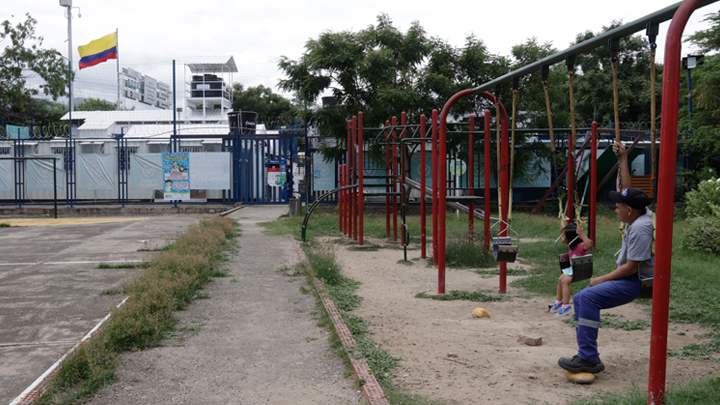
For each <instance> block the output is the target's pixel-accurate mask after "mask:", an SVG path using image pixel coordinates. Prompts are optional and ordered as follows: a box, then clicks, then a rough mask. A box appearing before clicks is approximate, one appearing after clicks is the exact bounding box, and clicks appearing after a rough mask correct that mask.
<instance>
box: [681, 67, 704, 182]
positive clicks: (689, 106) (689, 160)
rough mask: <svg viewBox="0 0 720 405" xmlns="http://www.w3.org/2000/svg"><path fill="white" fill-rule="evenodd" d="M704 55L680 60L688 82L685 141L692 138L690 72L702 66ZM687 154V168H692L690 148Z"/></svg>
mask: <svg viewBox="0 0 720 405" xmlns="http://www.w3.org/2000/svg"><path fill="white" fill-rule="evenodd" d="M704 57H705V55H688V56H687V57H685V58H682V68H683V69H685V70H687V82H688V134H687V137H686V139H687V140H689V139H690V137H691V136H692V78H691V74H690V72H691V71H692V70H693V69H695V68H696V67H698V65H702V64H703V61H702V58H704ZM689 150H690V152H689V153H688V162H687V163H688V168H692V148H690V149H689Z"/></svg>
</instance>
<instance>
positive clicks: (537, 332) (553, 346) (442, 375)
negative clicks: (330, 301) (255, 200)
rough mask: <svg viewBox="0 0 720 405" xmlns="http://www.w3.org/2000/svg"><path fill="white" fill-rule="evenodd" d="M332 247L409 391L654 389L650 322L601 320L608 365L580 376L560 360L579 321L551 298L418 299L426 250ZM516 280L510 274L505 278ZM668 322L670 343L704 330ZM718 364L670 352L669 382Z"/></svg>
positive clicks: (425, 278) (463, 286) (520, 399)
mask: <svg viewBox="0 0 720 405" xmlns="http://www.w3.org/2000/svg"><path fill="white" fill-rule="evenodd" d="M372 242H374V243H376V244H379V245H382V243H383V242H382V241H372ZM334 246H335V247H333V248H334V249H336V251H337V256H338V259H339V260H340V262H341V264H342V267H343V271H344V274H345V275H346V276H348V277H350V278H352V279H355V280H357V281H360V282H361V283H362V285H361V286H360V287H359V289H358V294H359V295H360V296H362V297H363V298H364V300H363V303H362V305H361V307H360V308H358V309H356V310H355V311H354V313H355V314H357V315H359V316H362V317H363V318H365V319H367V320H369V321H371V322H372V323H373V326H372V327H371V328H370V330H371V333H372V336H371V337H372V338H373V339H374V340H375V341H377V342H379V343H380V344H381V346H382V347H383V348H384V349H385V350H386V351H388V352H389V353H390V354H391V355H393V356H395V357H400V358H401V359H402V360H401V364H402V367H401V368H399V369H398V370H397V372H396V374H397V378H396V379H395V383H396V385H398V386H401V387H404V388H406V389H407V390H409V391H411V392H415V393H419V394H423V395H426V396H428V397H431V398H434V399H440V400H445V401H447V402H448V403H453V401H457V403H459V404H484V403H492V404H560V403H565V402H567V401H569V400H572V399H574V398H577V397H581V396H587V395H591V394H592V393H594V392H596V391H598V390H603V391H611V392H628V391H629V390H630V389H631V385H632V384H636V385H637V386H638V387H639V389H640V390H643V391H646V390H647V381H648V354H649V351H650V349H649V347H650V331H649V329H648V330H643V331H637V330H636V331H625V330H616V329H601V331H600V335H599V347H600V355H601V358H602V360H603V362H604V363H605V365H606V370H605V372H603V373H600V374H598V375H597V379H596V380H595V382H594V383H593V384H592V385H589V386H581V385H575V384H573V383H569V382H567V380H566V378H565V377H564V375H563V370H562V369H560V367H558V365H557V360H558V358H559V357H571V356H572V355H574V354H575V353H576V352H577V344H576V342H575V329H574V328H573V327H572V326H570V325H568V324H566V323H563V322H562V321H561V320H560V319H558V318H556V317H555V316H554V314H550V313H548V312H547V304H548V303H549V302H550V301H549V300H550V299H551V298H550V297H537V296H530V295H528V294H526V293H523V292H522V291H520V290H517V289H514V288H511V287H508V294H507V295H508V296H509V297H511V298H512V299H511V300H508V301H502V302H488V303H476V302H470V301H437V300H430V299H418V298H414V297H415V295H416V294H417V293H420V292H426V293H429V294H433V293H435V292H436V291H437V268H433V267H429V266H428V265H427V262H426V261H425V260H417V259H419V257H420V251H419V250H411V251H409V252H408V260H412V259H416V261H413V264H412V265H404V264H399V263H398V260H401V259H402V258H403V253H402V251H401V250H397V249H381V250H378V251H358V250H355V249H348V248H347V246H342V245H334ZM515 266H517V264H511V265H509V268H512V267H515ZM513 279H514V278H513V277H508V284H509V283H510V282H511V281H512V280H513ZM446 281H447V291H450V290H466V291H475V290H478V289H483V290H488V291H489V292H495V291H497V289H498V277H497V276H492V277H488V278H483V276H480V275H478V274H476V273H474V272H473V271H470V270H448V272H447V274H446ZM476 307H483V308H485V309H487V310H488V311H489V312H490V315H491V318H489V319H487V318H482V319H479V318H472V316H471V312H472V310H473V309H474V308H476ZM603 313H607V314H613V315H614V316H616V317H615V318H614V319H618V320H637V319H643V320H646V321H650V318H649V315H647V313H646V312H645V310H644V309H643V308H641V307H640V306H639V305H638V304H634V303H633V304H630V305H625V306H622V307H619V308H615V309H612V310H608V311H603ZM670 329H671V330H670V332H669V334H668V346H669V347H670V348H677V347H682V346H684V345H687V344H691V343H698V342H700V340H698V339H697V338H695V337H694V335H696V334H699V333H705V332H707V331H705V330H701V329H699V328H698V327H697V326H695V325H672V324H671V325H670ZM680 333H684V334H683V335H681V334H680ZM521 334H523V335H530V336H535V337H542V340H543V344H542V346H534V347H531V346H527V345H525V344H523V343H518V342H517V338H518V335H521ZM717 367H718V366H717V363H713V362H700V361H688V360H678V359H675V358H669V359H668V366H667V381H668V383H673V382H678V381H684V380H688V379H697V378H700V377H706V376H708V375H712V374H718V369H717Z"/></svg>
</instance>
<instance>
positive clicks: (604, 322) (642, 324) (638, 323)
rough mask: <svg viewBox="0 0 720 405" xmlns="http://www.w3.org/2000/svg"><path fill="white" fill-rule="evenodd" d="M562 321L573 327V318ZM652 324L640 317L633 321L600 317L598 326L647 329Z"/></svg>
mask: <svg viewBox="0 0 720 405" xmlns="http://www.w3.org/2000/svg"><path fill="white" fill-rule="evenodd" d="M563 322H564V323H566V324H568V325H570V326H572V327H573V328H574V327H575V319H573V318H566V319H563ZM651 325H652V324H651V323H650V322H648V321H643V320H642V319H637V320H634V321H621V320H619V319H603V318H600V328H602V329H622V330H647V329H649V328H650V326H651Z"/></svg>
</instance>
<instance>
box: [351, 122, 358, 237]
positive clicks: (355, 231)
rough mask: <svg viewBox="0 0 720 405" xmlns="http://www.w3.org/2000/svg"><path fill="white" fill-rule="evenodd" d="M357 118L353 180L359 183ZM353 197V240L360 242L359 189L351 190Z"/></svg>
mask: <svg viewBox="0 0 720 405" xmlns="http://www.w3.org/2000/svg"><path fill="white" fill-rule="evenodd" d="M357 139H358V138H357V117H356V116H354V117H352V153H351V155H352V175H351V177H352V179H353V181H357V180H356V179H357V170H358V169H357V164H358V162H357ZM353 184H354V183H353ZM350 191H351V193H352V196H353V199H352V205H353V210H354V212H353V213H354V215H353V217H352V224H353V225H352V226H353V240H358V194H357V189H351V190H350Z"/></svg>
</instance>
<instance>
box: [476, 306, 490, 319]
mask: <svg viewBox="0 0 720 405" xmlns="http://www.w3.org/2000/svg"><path fill="white" fill-rule="evenodd" d="M472 316H473V318H490V313H488V311H487V310H486V309H485V308H475V309H474V310H473V311H472Z"/></svg>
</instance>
